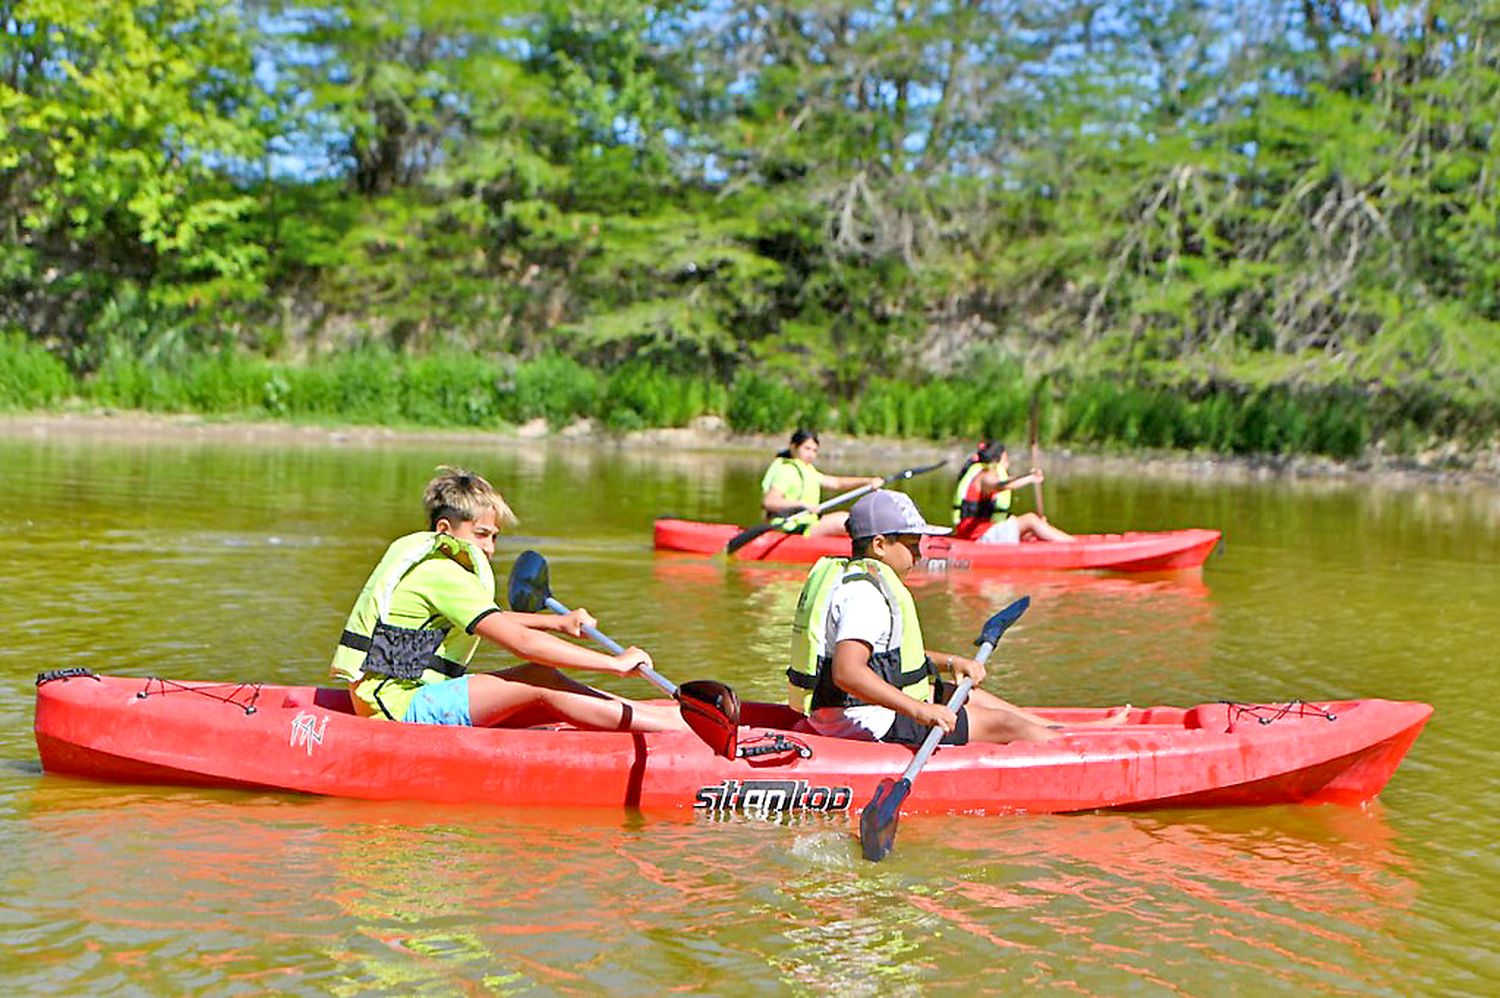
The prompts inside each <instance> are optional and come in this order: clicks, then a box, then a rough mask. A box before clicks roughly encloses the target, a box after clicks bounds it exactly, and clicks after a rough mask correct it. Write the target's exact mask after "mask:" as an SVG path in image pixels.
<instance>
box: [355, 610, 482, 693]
mask: <svg viewBox="0 0 1500 998" xmlns="http://www.w3.org/2000/svg"><path fill="white" fill-rule="evenodd" d="M448 630H449V628H446V627H444V628H442V629H440V630H429V629H420V630H419V629H413V628H409V627H393V626H391V625H390V624H386V623H380V624H376V625H375V633H374V634H372V635H370V636H369V637H365V636H364V635H363V634H355V633H354V632H353V631H345V632H344V633H343V634H341V635H340V636H339V644H341V645H343V646H344V647H346V648H352V649H354V650H355V651H362V652H364V653H365V661H364V664H362V665H361V666H360V669H361V670H362V671H364V672H366V673H368V674H370V675H374V676H393V677H395V678H396V679H420V678H422V673H423V671H425V670H427V669H431V670H432V671H434V672H439V673H442V674H443V675H445V676H447V677H448V678H449V679H457V678H458V677H459V676H462V675H463V674H464V672H465V671H467V670H466V669H465V667H464V666H463V665H462V664H461V663H459V662H451V661H449V660H448V659H446V658H443V657H442V656H441V655H439V654H437V650H438V649H439V648H441V647H442V645H443V640H444V639H445V638H447V636H448Z"/></svg>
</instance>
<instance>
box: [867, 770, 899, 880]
mask: <svg viewBox="0 0 1500 998" xmlns="http://www.w3.org/2000/svg"><path fill="white" fill-rule="evenodd" d="M909 793H911V781H910V780H907V779H906V778H905V777H902V778H901V779H899V780H891V779H885V780H881V781H880V786H878V787H876V788H875V796H873V797H871V798H870V803H868V804H866V805H865V809H864V811H863V813H861V814H860V816H859V847H860V849H861V850H862V851H863V852H864V854H865V859H868V860H869V861H870V862H872V863H878V862H880V861H881V860H882V859H885V857H886V854H887V853H889V852H890V851H891V847H892V846H894V845H895V844H896V823H897V822H898V821H900V820H901V802H902V801H904V800H906V795H907V794H909Z"/></svg>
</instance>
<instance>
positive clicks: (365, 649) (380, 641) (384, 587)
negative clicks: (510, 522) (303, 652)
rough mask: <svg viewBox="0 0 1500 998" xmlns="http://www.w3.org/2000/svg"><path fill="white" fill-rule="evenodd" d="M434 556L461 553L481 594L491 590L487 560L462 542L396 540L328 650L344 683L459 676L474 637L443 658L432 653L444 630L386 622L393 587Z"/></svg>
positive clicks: (431, 536)
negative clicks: (368, 677) (481, 588)
mask: <svg viewBox="0 0 1500 998" xmlns="http://www.w3.org/2000/svg"><path fill="white" fill-rule="evenodd" d="M435 554H445V555H448V556H453V555H458V554H466V555H467V556H468V561H469V571H471V572H473V573H474V575H476V576H477V577H478V578H479V582H480V584H481V585H483V586H484V587H485V589H486V590H488V591H489V592H494V591H495V575H494V571H493V570H492V569H491V568H490V562H489V559H488V558H486V557H485V556H484V553H483V552H482V551H480V550H479V549H478V548H477V547H475V546H474V545H473V544H470V543H469V542H468V541H463V540H459V539H458V538H457V537H454V536H452V535H451V534H439V533H434V532H432V531H425V530H424V531H421V532H419V533H415V534H408V535H406V536H405V537H401V538H397V540H396V541H395V542H393V543H392V544H391V546H390V547H388V548H386V552H385V555H384V556H383V557H381V559H380V563H379V564H378V565H376V566H375V571H373V572H371V573H370V577H369V579H367V580H366V581H365V585H364V588H363V589H361V590H360V593H359V599H357V600H355V602H354V609H353V610H351V611H349V619H348V620H347V621H346V622H345V624H344V633H343V634H342V635H341V636H340V637H339V646H338V648H336V649H335V650H334V653H333V663H332V665H331V666H330V671H331V672H332V673H333V674H334V675H335V676H339V677H341V678H343V679H346V680H350V681H353V680H356V679H358V678H359V677H360V676H361V675H374V676H394V677H396V678H397V679H420V678H421V676H422V673H423V672H424V671H425V670H427V669H432V670H434V671H435V672H440V673H442V674H443V675H445V676H448V677H450V678H453V677H456V676H461V675H463V674H464V670H465V669H466V668H467V667H468V662H469V659H471V658H473V657H474V651H475V649H477V648H478V647H479V642H480V638H479V636H478V635H477V634H476V635H466V637H467V638H469V639H470V640H468V641H464V642H459V643H458V646H456V647H449V648H448V649H447V651H448V655H447V656H446V657H445V656H443V655H439V654H438V650H439V649H441V648H443V646H444V643H445V642H447V640H448V632H449V630H450V628H448V627H421V628H410V627H397V626H395V625H393V624H391V623H389V622H388V621H389V618H390V609H391V597H392V595H393V594H394V593H395V591H396V586H397V584H398V583H400V581H401V580H402V579H404V578H405V577H406V575H407V573H408V572H410V571H411V570H412V569H414V568H416V567H417V566H418V565H419V564H421V563H422V562H424V561H426V560H427V559H428V558H430V557H432V556H433V555H435ZM455 560H457V559H455ZM460 564H462V562H460ZM455 653H456V654H455ZM455 659H457V660H455Z"/></svg>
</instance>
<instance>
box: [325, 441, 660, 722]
mask: <svg viewBox="0 0 1500 998" xmlns="http://www.w3.org/2000/svg"><path fill="white" fill-rule="evenodd" d="M422 501H423V505H424V506H425V507H426V510H427V525H428V529H427V530H425V531H420V532H418V533H414V534H408V535H407V536H405V537H401V538H398V539H397V540H396V541H395V542H394V543H392V544H391V546H390V547H389V548H387V549H386V552H385V555H384V556H383V557H382V558H381V559H380V563H379V564H378V565H376V566H375V570H374V571H373V572H372V573H370V577H369V579H368V580H366V582H365V585H364V588H363V589H362V590H361V591H360V594H359V599H358V600H357V601H356V602H355V604H354V609H353V610H352V611H351V612H350V614H349V619H348V621H347V622H346V623H345V625H344V633H343V635H342V636H341V637H340V638H339V645H338V648H337V649H336V650H335V652H334V655H333V662H332V663H331V665H330V671H331V673H332V674H333V675H334V677H335V678H337V679H340V680H342V681H344V682H346V683H348V684H349V690H350V693H351V695H352V697H353V700H354V709H355V712H356V713H358V714H360V715H362V716H364V717H371V718H378V719H384V720H394V721H406V722H409V723H413V724H452V725H474V726H478V727H492V726H496V725H501V724H504V723H505V722H506V721H507V719H510V718H512V717H515V716H517V715H519V714H521V713H522V712H525V713H526V714H527V715H528V716H532V715H534V714H535V713H537V712H538V711H540V712H541V713H543V714H545V715H547V716H548V717H550V718H552V719H555V720H559V721H567V722H569V723H572V724H575V725H577V726H579V727H584V728H595V729H602V730H610V731H668V730H684V729H685V728H686V725H685V724H684V723H683V721H682V717H681V715H680V714H679V713H678V712H677V711H676V710H675V709H672V708H670V707H662V706H657V705H653V704H642V703H635V702H632V701H628V700H624V699H622V698H620V697H615V696H612V695H610V694H607V693H604V692H601V691H599V690H595V689H591V688H590V687H588V686H585V685H583V684H582V683H578V682H575V681H573V680H572V679H569V678H567V677H566V676H563V675H562V674H561V673H559V672H558V671H557V670H558V669H591V670H594V671H597V672H608V673H613V674H615V675H627V674H629V673H631V672H633V671H634V670H635V669H636V668H637V667H638V666H641V665H650V664H651V656H649V655H647V654H646V653H645V652H644V651H642V650H641V649H639V648H634V647H632V648H627V649H625V650H624V651H623V652H621V653H620V654H618V655H605V654H602V653H600V652H596V651H591V650H590V649H587V648H583V647H580V646H578V645H574V644H571V643H569V642H567V641H563V640H561V639H560V638H558V637H556V636H555V635H556V634H559V633H561V634H567V635H571V636H572V637H578V636H579V635H580V634H581V633H582V631H583V629H584V628H585V627H592V626H594V625H595V624H596V621H595V620H594V618H593V617H592V616H591V615H590V614H589V612H588V611H587V610H584V609H581V608H580V609H576V610H573V611H572V612H570V613H567V614H565V615H561V616H558V615H554V614H538V613H513V612H510V611H506V610H502V609H500V607H499V606H498V605H497V604H496V603H495V577H494V574H493V572H492V570H491V568H490V557H491V556H492V555H493V554H494V553H495V538H496V537H497V536H498V535H499V533H500V531H501V530H502V529H504V528H506V527H512V526H514V525H515V524H516V516H515V513H513V512H512V511H511V508H510V506H509V505H508V504H507V503H506V501H505V499H504V497H503V496H501V495H500V493H499V492H498V491H496V489H495V487H494V486H492V485H491V484H490V483H489V482H488V481H486V480H485V479H484V478H483V477H481V476H480V475H476V474H474V473H473V472H469V471H465V470H464V469H462V468H451V467H440V468H439V469H438V475H437V477H435V478H433V479H432V480H431V481H429V482H428V483H427V486H426V488H425V489H423V493H422ZM481 641H490V642H492V643H494V644H497V645H499V646H500V647H502V648H504V649H506V650H507V651H509V652H511V653H512V654H514V655H516V656H517V657H518V658H521V659H522V660H523V662H524V664H522V665H519V666H516V667H514V668H511V669H506V670H503V671H500V672H484V673H471V672H468V664H469V661H470V659H472V658H473V656H474V652H475V651H476V650H477V649H478V647H479V643H480V642H481Z"/></svg>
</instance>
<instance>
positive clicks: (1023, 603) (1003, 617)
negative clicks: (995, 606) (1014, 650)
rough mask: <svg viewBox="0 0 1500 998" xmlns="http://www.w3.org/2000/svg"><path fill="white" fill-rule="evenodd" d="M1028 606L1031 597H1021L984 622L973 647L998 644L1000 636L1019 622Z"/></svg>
mask: <svg viewBox="0 0 1500 998" xmlns="http://www.w3.org/2000/svg"><path fill="white" fill-rule="evenodd" d="M1029 606H1031V597H1030V596H1022V597H1021V598H1020V599H1018V600H1016V601H1015V602H1014V603H1012V604H1011V605H1010V606H1008V607H1006V608H1005V609H1004V610H1001V611H1000V612H999V613H997V614H995V615H994V616H993V617H991V618H990V619H989V620H986V621H985V622H984V627H982V628H981V629H980V631H979V637H977V638H975V639H974V647H976V648H977V647H979V646H980V645H985V644H991V645H993V644H999V643H1000V635H1002V634H1004V633H1005V630H1006V628H1008V627H1010V625H1011V624H1014V623H1015V622H1016V621H1018V620H1020V619H1021V614H1023V613H1025V612H1026V608H1027V607H1029Z"/></svg>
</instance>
